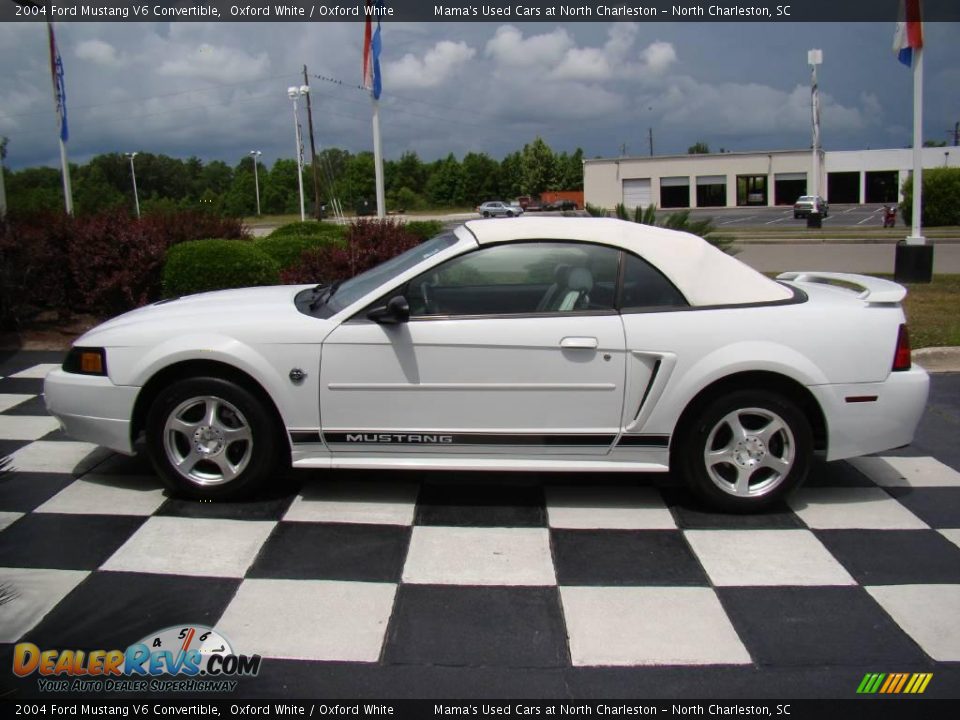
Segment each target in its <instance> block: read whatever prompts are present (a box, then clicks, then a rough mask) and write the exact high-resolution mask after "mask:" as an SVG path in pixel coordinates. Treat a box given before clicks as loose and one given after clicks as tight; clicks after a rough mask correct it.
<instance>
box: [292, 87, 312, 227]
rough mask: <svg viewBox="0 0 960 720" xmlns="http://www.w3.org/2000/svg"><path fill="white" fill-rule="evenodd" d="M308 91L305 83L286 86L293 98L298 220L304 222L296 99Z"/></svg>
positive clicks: (301, 158)
mask: <svg viewBox="0 0 960 720" xmlns="http://www.w3.org/2000/svg"><path fill="white" fill-rule="evenodd" d="M309 92H310V87H309V86H307V85H301V86H300V87H297V86H296V85H291V86H290V87H288V88H287V97H289V98H290V99H291V100H293V126H294V129H295V130H296V132H297V184H298V186H299V187H300V222H305V221H306V219H307V214H306V212H305V211H304V206H303V141H302V140H301V139H300V116H299V115H298V114H297V99H298V98H300V97H302V96H304V95H306V94H307V93H309Z"/></svg>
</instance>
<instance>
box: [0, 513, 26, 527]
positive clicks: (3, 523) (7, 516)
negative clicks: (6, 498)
mask: <svg viewBox="0 0 960 720" xmlns="http://www.w3.org/2000/svg"><path fill="white" fill-rule="evenodd" d="M22 517H23V513H18V512H0V530H6V529H7V528H8V527H10V526H11V525H13V524H14V523H15V522H16V521H17V520H19V519H20V518H22Z"/></svg>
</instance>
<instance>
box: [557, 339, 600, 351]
mask: <svg viewBox="0 0 960 720" xmlns="http://www.w3.org/2000/svg"><path fill="white" fill-rule="evenodd" d="M597 345H599V343H598V341H597V339H596V338H595V337H565V338H564V339H563V340H561V341H560V347H562V348H564V349H565V350H596V349H597Z"/></svg>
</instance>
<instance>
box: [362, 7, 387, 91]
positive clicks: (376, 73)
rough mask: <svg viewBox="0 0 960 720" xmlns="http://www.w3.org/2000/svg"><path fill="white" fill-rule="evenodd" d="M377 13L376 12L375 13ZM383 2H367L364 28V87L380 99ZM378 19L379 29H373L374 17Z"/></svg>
mask: <svg viewBox="0 0 960 720" xmlns="http://www.w3.org/2000/svg"><path fill="white" fill-rule="evenodd" d="M374 11H375V12H374ZM382 11H383V0H367V8H366V13H367V20H366V23H365V25H364V28H363V86H364V87H365V88H367V89H368V90H370V91H371V92H372V93H373V97H374V98H375V99H377V100H379V99H380V91H381V90H382V89H383V88H382V84H381V81H380V13H381V12H382ZM374 14H376V17H377V29H376V30H374V29H373V16H374Z"/></svg>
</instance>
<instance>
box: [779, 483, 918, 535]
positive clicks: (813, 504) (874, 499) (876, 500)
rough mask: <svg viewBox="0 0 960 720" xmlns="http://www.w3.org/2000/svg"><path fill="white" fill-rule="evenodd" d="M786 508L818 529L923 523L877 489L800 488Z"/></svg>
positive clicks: (895, 527) (907, 526)
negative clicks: (791, 509) (789, 508)
mask: <svg viewBox="0 0 960 720" xmlns="http://www.w3.org/2000/svg"><path fill="white" fill-rule="evenodd" d="M788 502H789V503H790V507H791V508H793V511H794V512H795V513H796V514H797V515H798V516H799V517H800V519H801V520H803V521H804V522H805V523H806V524H807V526H808V527H811V528H817V529H821V530H843V529H868V530H923V529H925V528H927V527H928V526H927V524H926V523H925V522H923V521H922V520H921V519H920V518H918V517H917V516H916V515H914V514H913V513H912V512H910V511H909V510H907V508H905V507H904V506H903V505H901V504H900V503H899V502H898V501H897V500H895V499H894V498H892V497H890V495H888V494H887V493H886V491H884V490H882V489H881V488H872V487H871V488H861V487H851V488H839V487H831V488H812V487H811V488H801V489H800V491H799V492H796V493H794V494H793V495H792V496H791V497H790V498H789V499H788Z"/></svg>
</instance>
